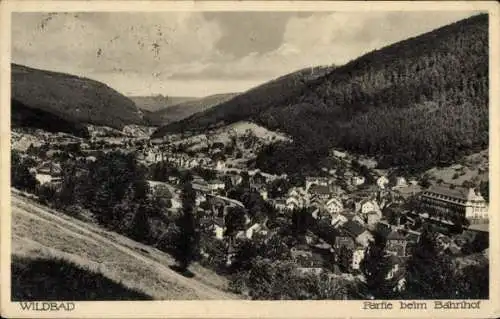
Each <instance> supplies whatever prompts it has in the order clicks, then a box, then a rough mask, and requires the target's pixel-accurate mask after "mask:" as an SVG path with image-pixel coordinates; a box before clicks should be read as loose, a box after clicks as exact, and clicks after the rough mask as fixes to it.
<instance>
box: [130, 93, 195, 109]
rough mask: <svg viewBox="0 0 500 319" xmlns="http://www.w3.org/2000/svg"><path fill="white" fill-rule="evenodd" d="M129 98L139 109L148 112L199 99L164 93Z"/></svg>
mask: <svg viewBox="0 0 500 319" xmlns="http://www.w3.org/2000/svg"><path fill="white" fill-rule="evenodd" d="M129 98H130V99H131V100H132V101H134V103H135V105H136V106H137V107H138V108H139V109H141V110H142V111H147V112H156V111H159V110H161V109H164V108H167V107H170V106H172V105H176V104H179V103H183V102H188V101H193V100H196V99H198V98H197V97H187V96H164V95H152V96H129Z"/></svg>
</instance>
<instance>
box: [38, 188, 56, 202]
mask: <svg viewBox="0 0 500 319" xmlns="http://www.w3.org/2000/svg"><path fill="white" fill-rule="evenodd" d="M37 195H38V198H39V199H40V202H41V203H42V204H44V205H47V204H49V203H54V202H56V201H57V197H58V196H57V195H58V193H57V188H56V187H55V186H54V185H50V184H45V185H40V186H38V187H37Z"/></svg>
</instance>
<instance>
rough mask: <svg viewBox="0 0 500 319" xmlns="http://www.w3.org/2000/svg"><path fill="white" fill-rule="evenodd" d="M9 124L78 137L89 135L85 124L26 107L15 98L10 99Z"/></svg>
mask: <svg viewBox="0 0 500 319" xmlns="http://www.w3.org/2000/svg"><path fill="white" fill-rule="evenodd" d="M11 126H12V127H29V128H38V129H42V130H45V131H49V132H54V133H56V132H64V133H69V134H73V135H75V136H79V137H89V132H88V130H87V128H86V127H85V125H83V124H81V123H78V122H75V121H71V120H67V119H65V118H63V117H61V116H57V115H55V114H52V113H50V112H45V111H43V110H41V109H36V108H30V107H27V106H26V105H24V104H23V103H21V102H19V101H17V100H11Z"/></svg>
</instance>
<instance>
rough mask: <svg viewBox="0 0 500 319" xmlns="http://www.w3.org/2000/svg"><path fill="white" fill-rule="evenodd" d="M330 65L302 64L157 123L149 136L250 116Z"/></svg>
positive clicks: (281, 99)
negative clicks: (200, 108) (164, 123)
mask: <svg viewBox="0 0 500 319" xmlns="http://www.w3.org/2000/svg"><path fill="white" fill-rule="evenodd" d="M333 68H334V67H333V66H323V67H314V68H306V69H302V70H299V71H296V72H293V73H290V74H287V75H284V76H281V77H279V78H277V79H275V80H272V81H269V82H266V83H264V84H262V85H260V86H257V87H255V88H253V89H251V90H249V91H246V92H244V93H241V94H239V95H237V96H234V97H233V98H232V99H228V100H227V101H225V102H221V103H220V104H219V105H217V106H215V107H213V108H210V109H208V110H206V111H205V112H201V113H196V114H194V115H192V116H190V117H188V118H186V119H184V120H182V121H179V122H175V123H172V124H169V125H167V126H164V127H161V128H159V129H158V131H156V132H155V134H153V136H154V137H161V136H163V135H165V133H167V132H180V131H182V130H204V129H206V128H208V127H211V126H215V125H217V124H224V123H226V124H230V123H234V122H238V121H243V120H249V119H253V118H255V117H256V116H257V115H258V114H260V113H261V112H263V111H265V110H266V109H268V108H271V107H274V106H276V105H281V104H283V103H285V101H286V100H287V98H289V97H290V96H292V95H294V94H296V93H297V92H300V91H301V90H302V89H304V88H305V87H307V85H306V84H307V83H308V81H311V80H314V79H317V78H318V77H321V76H323V75H324V74H325V73H327V72H328V71H331V70H332V69H333Z"/></svg>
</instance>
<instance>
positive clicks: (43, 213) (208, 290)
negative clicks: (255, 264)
mask: <svg viewBox="0 0 500 319" xmlns="http://www.w3.org/2000/svg"><path fill="white" fill-rule="evenodd" d="M11 198H12V200H11V203H12V204H11V205H12V214H13V215H15V214H20V215H25V216H27V217H30V218H34V219H36V220H37V223H39V224H37V225H38V226H40V224H42V223H45V224H49V225H48V227H47V228H48V229H50V228H53V227H57V228H59V229H60V230H63V231H64V232H65V233H67V234H70V235H71V236H73V237H76V238H80V239H82V240H87V241H90V242H94V243H97V244H99V245H106V246H108V247H113V248H112V249H116V250H118V251H120V252H122V253H124V254H127V255H129V256H131V257H133V258H134V259H136V260H138V261H140V262H142V263H146V264H148V265H151V266H153V267H154V268H155V269H156V270H157V271H158V272H160V273H161V274H162V276H164V277H166V278H168V280H169V281H171V282H173V283H175V284H178V285H179V286H184V287H186V288H189V289H191V290H192V291H194V292H195V293H196V295H197V297H198V298H199V299H235V298H236V296H235V295H232V294H229V293H225V292H223V291H221V290H218V289H215V288H213V287H210V286H208V285H206V284H204V283H201V282H199V281H198V280H196V277H195V278H186V277H184V276H182V275H179V274H178V273H176V272H175V271H173V270H171V269H170V268H169V267H166V266H165V265H164V264H161V263H159V262H157V261H155V260H153V259H151V258H148V257H147V256H145V255H143V254H140V253H138V252H136V251H134V250H133V249H131V248H129V247H127V246H125V245H124V244H122V243H120V241H119V240H112V239H110V238H107V237H105V236H103V235H101V234H102V233H103V232H105V231H104V230H102V229H99V228H98V227H95V226H92V225H87V224H85V223H83V222H81V221H77V220H73V218H71V217H69V216H65V217H64V218H63V217H61V216H58V215H55V214H53V213H51V212H50V209H49V208H44V207H43V206H41V205H39V204H36V203H33V202H32V201H31V200H29V199H26V198H23V197H21V196H18V195H15V194H13V195H12V197H11ZM113 237H119V236H117V235H115V234H113ZM116 239H119V238H116ZM124 240H125V241H126V239H125V238H124Z"/></svg>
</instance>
